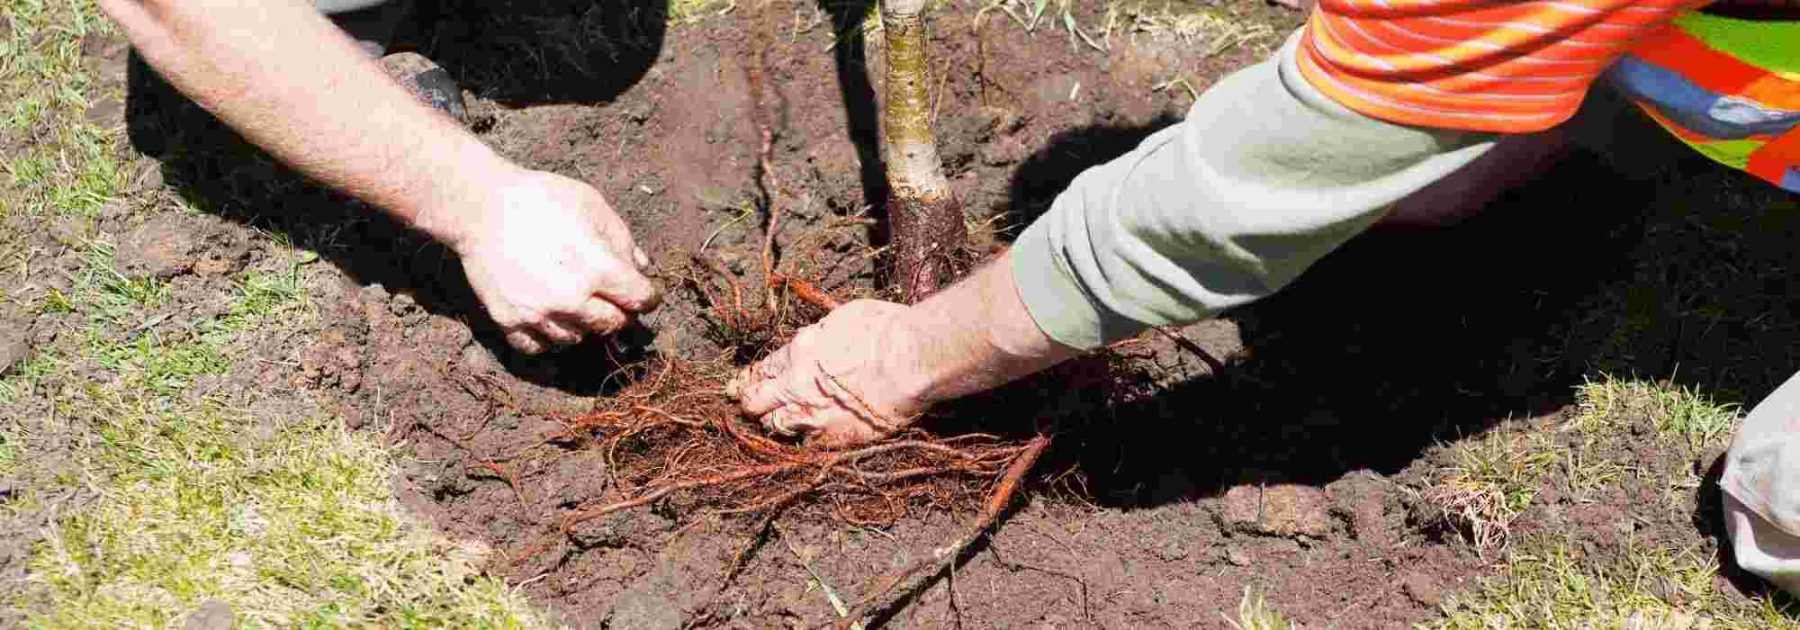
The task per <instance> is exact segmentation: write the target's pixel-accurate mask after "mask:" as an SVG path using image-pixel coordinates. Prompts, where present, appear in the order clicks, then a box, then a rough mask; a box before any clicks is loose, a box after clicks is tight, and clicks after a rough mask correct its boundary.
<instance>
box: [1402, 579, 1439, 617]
mask: <svg viewBox="0 0 1800 630" xmlns="http://www.w3.org/2000/svg"><path fill="white" fill-rule="evenodd" d="M1400 588H1401V589H1402V590H1405V591H1406V596H1407V597H1410V598H1412V600H1413V601H1415V602H1418V603H1419V605H1420V606H1427V607H1431V608H1436V607H1437V605H1438V604H1442V603H1444V587H1442V586H1439V585H1438V583H1437V580H1433V579H1431V576H1429V575H1425V574H1424V573H1419V572H1416V571H1408V572H1405V573H1402V574H1400Z"/></svg>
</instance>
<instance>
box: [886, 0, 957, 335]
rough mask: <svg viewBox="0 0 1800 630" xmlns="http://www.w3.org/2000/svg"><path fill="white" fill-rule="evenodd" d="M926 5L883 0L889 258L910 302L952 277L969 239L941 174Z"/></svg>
mask: <svg viewBox="0 0 1800 630" xmlns="http://www.w3.org/2000/svg"><path fill="white" fill-rule="evenodd" d="M924 9H925V0H886V1H884V2H882V3H881V27H882V32H883V34H884V35H883V37H884V39H885V41H886V49H887V79H886V81H885V85H884V86H883V89H884V90H885V92H886V98H885V99H884V102H883V104H882V158H883V161H884V162H886V166H887V181H888V198H887V214H888V226H889V228H890V236H891V239H890V245H891V249H890V250H889V251H890V253H891V261H892V262H893V265H892V267H891V268H890V274H891V275H890V276H889V279H890V281H891V282H892V284H893V285H894V286H895V287H898V288H899V289H900V291H901V296H902V299H904V300H906V301H907V302H915V301H918V300H920V299H923V298H924V297H925V296H927V295H930V294H931V293H932V292H934V291H937V290H938V289H939V288H941V287H942V286H943V285H945V284H947V283H949V281H950V280H951V279H952V278H953V276H954V275H955V274H956V271H957V270H956V261H957V259H958V258H959V256H960V255H961V253H962V250H963V247H964V244H965V242H966V241H967V240H968V231H967V228H965V227H964V226H963V215H962V203H961V202H959V201H958V200H957V199H956V195H955V194H954V193H953V192H951V190H950V182H949V180H948V179H945V177H944V169H943V163H942V161H941V160H940V159H939V157H938V150H937V138H936V136H935V135H934V134H933V133H932V129H931V95H930V91H929V87H928V78H929V77H930V72H929V71H928V69H929V68H930V67H931V66H930V64H929V63H928V62H927V59H926V54H925V49H926V44H927V42H926V37H925V20H924V15H923V14H924Z"/></svg>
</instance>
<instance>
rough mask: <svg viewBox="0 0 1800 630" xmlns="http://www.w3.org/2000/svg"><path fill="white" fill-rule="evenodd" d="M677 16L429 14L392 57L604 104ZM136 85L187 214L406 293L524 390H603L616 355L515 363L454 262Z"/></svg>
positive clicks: (168, 95)
mask: <svg viewBox="0 0 1800 630" xmlns="http://www.w3.org/2000/svg"><path fill="white" fill-rule="evenodd" d="M666 10H667V9H666V5H665V4H664V3H657V2H650V1H649V0H613V1H608V2H593V1H577V0H541V1H531V2H525V1H513V2H474V1H468V0H462V1H458V0H444V1H442V2H430V1H425V2H419V3H418V5H417V6H416V9H415V12H414V14H413V15H412V16H410V17H409V18H408V19H406V20H404V21H403V23H402V26H401V27H400V28H399V29H398V33H397V34H396V35H395V36H394V43H393V46H392V49H394V50H403V49H419V50H420V51H421V52H423V53H425V54H427V55H428V56H430V57H432V58H433V59H434V60H436V61H438V62H439V63H441V64H442V65H443V66H444V67H445V69H446V70H449V71H450V72H451V73H452V74H453V75H455V76H456V77H457V78H458V81H459V82H460V83H461V84H462V86H463V87H465V88H466V89H469V90H471V91H473V92H475V93H477V94H481V95H484V96H488V97H491V98H494V99H495V100H498V101H501V102H503V103H507V104H509V105H515V106H516V105H527V104H547V103H564V102H585V103H601V102H605V101H608V100H611V99H613V98H615V97H617V96H618V95H619V94H620V93H621V92H623V91H625V90H626V89H628V88H630V87H631V86H632V85H634V84H635V83H637V82H638V81H639V80H640V79H641V78H642V77H643V76H644V74H645V73H646V72H647V71H648V69H649V68H650V66H651V65H652V64H653V63H654V62H655V60H656V58H657V56H658V54H659V53H660V51H661V48H662V40H663V34H664V29H665V26H664V25H665V24H666V23H667V21H668V20H667V17H666ZM127 72H128V77H127V90H128V93H127V106H126V125H127V129H128V132H129V135H130V140H131V143H132V146H133V148H135V149H137V150H138V151H139V152H141V153H143V154H145V155H149V156H153V157H156V158H158V159H159V160H161V162H162V170H163V178H164V181H165V182H167V183H168V184H169V185H171V186H172V187H173V188H174V189H175V190H177V191H178V192H179V194H180V195H181V196H182V197H183V199H184V200H185V201H187V202H188V203H189V204H190V205H192V206H193V207H195V208H197V209H199V210H202V211H205V212H211V213H214V214H217V215H219V216H221V217H224V218H227V219H230V220H232V221H236V222H239V223H242V224H245V225H248V226H252V227H255V228H257V229H260V230H266V231H269V232H272V233H275V234H279V235H283V236H285V237H287V238H289V239H291V240H292V241H293V242H294V243H295V244H297V245H299V246H301V247H305V248H307V249H311V250H313V251H316V252H318V253H319V254H320V255H321V256H323V257H325V258H327V259H328V260H330V261H331V262H333V263H334V264H336V265H337V266H338V267H339V268H341V269H343V270H344V271H345V272H346V273H347V274H348V275H349V276H350V277H351V278H352V279H353V280H354V281H355V282H357V283H358V284H361V285H364V286H367V285H374V284H379V285H382V286H383V287H385V288H386V289H387V290H388V291H390V292H393V293H405V294H409V295H411V296H413V298H414V299H415V300H416V301H417V302H418V303H419V304H420V305H421V306H423V307H424V308H425V309H426V310H428V311H430V312H432V313H435V314H440V315H445V316H449V317H455V318H459V319H462V320H464V321H466V322H468V323H469V324H470V328H471V329H472V330H473V332H474V333H475V337H476V339H477V340H479V341H480V342H481V343H482V344H483V345H485V346H486V347H488V348H489V349H490V350H492V351H493V352H494V354H495V356H497V357H500V358H501V360H502V361H503V362H504V363H505V364H506V365H507V367H508V369H509V370H510V371H511V372H512V373H514V374H515V375H517V376H519V377H520V378H524V379H526V380H530V381H532V382H535V383H538V384H541V385H547V386H553V387H557V388H561V389H565V390H568V391H570V392H573V393H578V394H592V393H597V392H599V391H601V389H602V387H603V384H604V383H605V382H606V377H607V372H608V371H607V370H595V369H593V364H594V362H595V360H596V359H595V357H602V356H607V351H606V350H605V349H604V348H603V347H601V346H602V345H603V344H604V343H605V342H603V341H595V342H589V343H586V344H584V345H582V346H577V347H575V348H570V349H566V350H564V351H562V352H558V353H554V354H551V355H548V356H545V357H540V358H531V357H526V356H524V355H519V354H516V353H514V352H512V351H511V349H510V348H509V347H508V346H507V345H506V343H505V341H504V339H503V338H502V336H501V334H500V333H499V331H498V329H497V328H496V327H494V326H493V324H492V323H491V322H490V321H489V320H488V319H487V317H486V315H485V314H484V313H483V312H482V309H481V306H480V304H479V302H477V301H476V299H475V296H474V294H473V292H472V291H471V289H470V288H469V285H468V282H467V281H466V280H465V279H464V277H463V273H462V268H461V264H460V262H459V261H458V260H457V258H456V256H455V255H454V254H453V253H452V252H450V251H448V250H447V249H445V248H444V247H442V246H440V245H438V244H436V243H435V242H434V241H432V240H431V239H428V238H425V237H424V236H422V235H419V234H416V233H414V232H412V231H410V230H408V229H406V228H405V227H404V226H402V225H400V224H398V223H396V222H394V221H392V220H389V219H388V218H387V217H386V216H385V215H383V214H381V213H379V212H375V211H374V210H373V209H371V208H368V207H367V206H364V205H362V204H360V203H358V202H356V201H355V200H353V199H350V198H348V197H346V196H344V195H341V194H338V193H335V192H332V191H330V190H328V189H326V188H324V187H322V186H318V185H316V184H313V183H312V182H310V181H309V180H307V179H306V178H305V177H302V176H300V175H298V174H296V173H294V172H292V171H290V170H288V169H286V168H285V167H283V166H281V165H280V164H277V163H276V162H274V161H273V160H272V159H271V158H269V157H268V156H267V155H266V154H264V153H263V152H262V151H260V150H258V149H256V148H255V147H252V146H250V145H249V144H248V143H246V142H245V141H244V140H243V138H242V137H240V136H238V135H237V134H236V133H235V132H233V131H232V130H230V129H229V128H227V127H225V126H224V125H223V124H221V123H220V122H219V121H218V120H217V119H215V118H213V117H212V116H211V115H210V114H208V113H206V112H205V111H204V110H202V109H201V108H200V107H199V106H197V105H195V104H194V103H193V102H192V101H189V100H188V99H187V98H186V97H184V96H182V95H181V94H179V93H177V92H176V91H175V90H174V89H173V88H171V87H170V86H169V85H168V84H167V83H166V82H165V81H163V80H162V78H161V77H160V76H158V75H157V74H156V73H155V72H154V71H152V70H150V69H149V67H148V66H146V65H145V64H144V63H143V61H142V60H141V59H140V58H139V57H137V55H136V54H135V53H134V54H133V55H132V57H131V61H130V64H129V66H128V71H127ZM476 124H477V125H479V124H480V121H476ZM647 335H648V333H647V332H643V331H633V333H632V334H629V335H627V336H626V339H627V340H628V343H626V344H623V345H625V346H628V347H630V348H633V349H637V348H643V347H646V346H647V339H645V338H644V337H645V336H647ZM630 354H635V351H634V352H628V355H630Z"/></svg>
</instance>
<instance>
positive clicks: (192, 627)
mask: <svg viewBox="0 0 1800 630" xmlns="http://www.w3.org/2000/svg"><path fill="white" fill-rule="evenodd" d="M235 625H237V613H234V612H232V610H231V604H227V603H225V602H222V601H219V600H216V599H209V600H206V602H205V603H202V604H200V609H199V610H195V611H194V614H192V615H188V618H187V623H185V624H182V627H183V628H186V629H187V630H231V627H232V626H235Z"/></svg>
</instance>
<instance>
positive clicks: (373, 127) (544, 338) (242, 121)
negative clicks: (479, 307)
mask: <svg viewBox="0 0 1800 630" xmlns="http://www.w3.org/2000/svg"><path fill="white" fill-rule="evenodd" d="M100 5H101V8H102V9H103V10H104V11H105V12H106V13H107V15H109V16H111V17H112V18H113V20H115V21H116V22H118V23H119V25H120V26H121V27H122V28H123V29H124V31H125V33H126V36H127V37H128V38H129V39H130V40H131V43H132V44H133V45H134V46H135V47H136V48H137V50H138V52H139V54H141V55H142V56H143V57H144V59H145V60H146V61H148V62H149V63H150V65H151V66H153V67H155V68H156V69H157V70H158V72H160V73H161V74H162V75H163V76H164V77H165V78H167V79H168V80H169V82H170V83H171V84H173V85H174V86H175V87H176V88H177V89H179V90H181V91H182V92H183V93H184V94H186V95H187V96H188V97H189V98H192V99H193V100H194V101H195V102H197V103H199V104H200V105H201V106H202V107H205V108H206V109H207V110H208V111H210V112H212V113H213V114H214V115H216V116H218V117H219V119H220V120H222V121H224V122H225V123H226V124H228V125H230V126H231V127H232V128H233V129H236V130H237V131H238V132H239V133H241V134H243V135H244V136H245V137H246V138H248V139H249V140H250V141H251V142H254V143H256V144H257V145H258V146H260V147H262V148H263V149H265V150H267V151H268V152H269V153H270V154H272V155H274V156H275V157H276V158H277V159H280V160H282V161H283V162H284V163H286V164H288V165H290V166H292V167H293V168H295V169H297V170H299V171H301V172H303V173H305V174H307V175H309V176H311V177H313V178H315V179H317V180H319V181H320V182H323V183H325V184H326V185H329V186H332V187H335V188H338V189H340V190H343V191H344V192H347V193H349V194H352V195H355V196H357V197H358V198H361V199H363V200H365V201H367V202H369V203H371V204H374V205H376V206H378V207H380V208H383V209H385V210H386V211H387V212H390V213H392V214H393V215H394V216H395V217H396V218H398V219H400V220H401V221H404V222H406V223H408V224H409V225H412V226H414V227H416V228H418V229H419V230H421V231H423V232H425V233H427V234H430V235H431V236H432V237H434V238H436V239H438V240H440V241H442V242H443V243H445V244H446V245H448V246H450V247H451V248H453V249H455V250H456V251H457V252H458V254H460V255H461V256H462V258H463V263H464V268H465V270H466V271H467V272H468V274H469V281H470V284H471V285H472V286H473V287H474V288H475V291H476V293H477V295H478V296H480V298H481V300H482V302H483V304H484V305H486V307H487V309H488V312H489V314H490V315H491V316H493V318H494V319H495V321H496V322H497V323H499V324H500V325H501V326H502V327H503V328H504V329H505V330H506V331H507V339H508V341H509V342H511V343H513V345H515V346H517V347H519V348H520V349H521V350H524V351H526V352H535V351H539V350H542V349H543V348H544V347H546V346H547V344H548V343H572V342H574V341H578V340H579V339H580V338H581V336H582V334H583V333H585V332H598V333H609V332H612V331H614V330H616V329H618V328H619V327H621V326H623V325H624V324H625V322H626V319H627V317H628V315H627V314H628V313H633V312H638V311H644V310H648V309H650V308H654V307H655V305H656V303H657V292H656V288H655V286H654V285H652V284H651V282H650V281H649V279H648V278H645V277H644V276H643V274H642V273H640V268H641V267H643V266H647V265H648V260H647V259H646V258H645V257H644V255H643V253H642V251H641V250H639V249H638V248H637V247H636V245H635V244H634V243H633V242H632V239H631V235H630V231H629V229H628V228H627V226H626V225H625V223H624V222H623V221H622V220H620V219H619V217H618V216H617V215H616V214H615V213H614V212H613V211H612V209H611V207H610V206H608V205H607V203H606V200H605V199H604V198H602V197H601V196H600V194H599V192H598V191H595V190H593V189H592V188H591V187H589V186H587V185H585V184H582V183H580V182H576V181H573V180H569V179H566V178H562V177H559V176H556V175H552V174H548V173H541V172H532V171H528V170H525V169H522V168H520V167H518V166H516V165H514V164H512V163H511V162H509V161H507V160H506V159H504V158H502V157H500V156H499V155H497V154H495V153H494V152H493V151H492V150H491V149H489V148H488V147H487V146H486V145H484V144H482V143H481V141H480V140H479V139H477V138H475V136H474V135H473V134H470V133H469V132H467V131H466V130H464V129H462V128H461V127H460V126H459V125H457V124H456V123H455V121H453V120H451V119H450V118H448V117H446V116H443V115H440V114H438V113H437V112H436V111H434V110H432V109H430V108H429V107H427V106H425V105H423V104H421V103H419V102H417V101H415V100H414V99H413V98H412V97H411V95H409V94H408V93H407V92H406V91H405V90H404V89H403V88H401V87H400V86H399V85H397V84H395V83H394V82H393V81H392V80H390V79H388V78H387V77H386V75H385V74H383V73H382V71H381V70H380V68H379V67H378V66H377V65H376V63H375V62H374V61H373V60H371V59H369V58H368V57H367V56H365V55H364V54H363V53H362V52H360V51H359V50H358V49H357V48H356V46H355V45H354V43H352V42H351V41H350V39H349V38H347V37H346V36H344V35H343V34H342V33H341V32H340V31H339V30H338V29H337V28H336V27H335V26H334V25H332V24H331V23H330V21H328V20H327V19H325V18H324V17H323V16H321V15H320V14H319V13H318V12H317V11H316V10H315V9H314V8H313V7H312V6H311V5H310V4H309V3H307V2H304V1H302V0H263V1H248V0H100ZM628 261H630V262H628ZM634 263H635V264H634Z"/></svg>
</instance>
